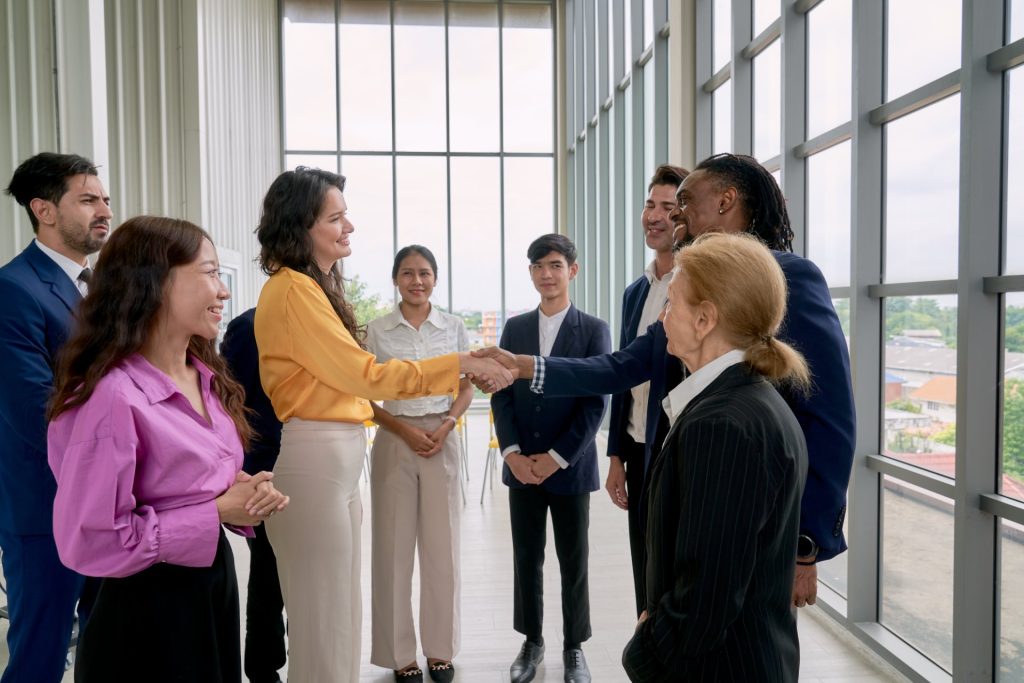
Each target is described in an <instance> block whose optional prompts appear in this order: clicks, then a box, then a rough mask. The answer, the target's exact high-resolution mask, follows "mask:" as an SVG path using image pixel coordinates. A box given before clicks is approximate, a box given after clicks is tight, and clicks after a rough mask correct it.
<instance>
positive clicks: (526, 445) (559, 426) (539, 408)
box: [491, 304, 612, 495]
mask: <svg viewBox="0 0 1024 683" xmlns="http://www.w3.org/2000/svg"><path fill="white" fill-rule="evenodd" d="M539 320H540V316H539V313H538V312H537V310H533V311H530V312H529V313H524V314H522V315H517V316H515V317H514V318H510V319H509V321H508V322H507V323H505V329H504V330H502V333H501V341H500V342H499V345H500V346H501V348H503V349H508V350H509V351H512V352H513V353H525V354H529V355H537V354H538V353H539V352H540V327H539V325H540V323H539ZM611 345H612V343H611V334H610V333H609V331H608V323H606V322H604V321H603V320H600V319H598V318H595V317H594V316H592V315H587V314H586V313H583V312H581V311H580V310H579V309H577V308H576V306H574V305H572V304H570V305H569V312H568V313H567V314H566V316H565V320H564V321H563V322H562V327H561V328H560V329H559V330H558V336H557V337H555V344H554V346H553V347H552V349H551V355H552V356H570V357H576V358H582V357H585V356H597V355H601V354H605V353H608V352H610V351H611ZM606 405H607V397H605V396H592V397H589V398H545V397H544V395H543V394H535V393H533V392H532V391H530V383H529V382H514V383H513V384H512V386H510V387H508V388H507V389H503V390H502V391H499V392H497V393H495V394H494V395H493V396H492V397H491V409H492V410H493V411H494V427H495V430H496V431H497V434H498V443H499V444H500V446H501V449H502V450H504V449H505V448H507V447H508V446H511V445H512V444H516V443H518V444H519V447H520V449H521V452H522V453H524V454H526V455H530V454H533V453H544V452H546V451H549V450H551V449H554V450H555V452H557V453H558V455H560V456H561V457H562V458H564V459H565V460H566V462H568V463H569V467H567V468H565V469H563V470H559V471H557V472H555V473H554V474H552V475H551V476H550V477H548V478H547V479H545V480H544V482H543V483H542V484H540V486H541V487H543V488H544V489H546V490H548V491H550V492H551V493H557V494H563V495H574V494H580V493H588V492H590V491H596V490H597V489H598V488H599V487H600V481H599V479H598V472H597V446H596V445H595V443H594V437H595V436H597V430H598V429H599V428H600V426H601V420H602V419H603V417H604V409H605V406H606ZM501 479H502V481H503V482H505V484H506V485H507V486H511V487H513V488H524V487H525V486H526V484H522V483H520V482H519V480H518V479H516V478H515V477H514V476H513V475H512V471H511V470H510V469H509V468H508V465H505V466H504V468H503V470H502V475H501Z"/></svg>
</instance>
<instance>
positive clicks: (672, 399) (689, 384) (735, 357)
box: [661, 349, 746, 422]
mask: <svg viewBox="0 0 1024 683" xmlns="http://www.w3.org/2000/svg"><path fill="white" fill-rule="evenodd" d="M745 353H746V352H745V351H740V350H739V349H733V350H732V351H727V352H726V353H723V354H722V355H721V356H719V357H718V358H716V359H714V360H713V361H711V362H710V363H708V364H707V365H705V366H704V367H702V368H701V369H700V370H697V372H694V373H693V374H691V375H690V376H689V377H687V378H686V379H684V380H683V381H682V382H680V383H679V386H677V387H676V388H675V389H673V390H672V391H670V392H668V396H666V397H665V399H664V400H663V401H662V402H661V406H662V408H664V409H665V413H666V414H667V415H668V417H669V421H670V422H675V421H676V418H677V417H679V415H681V414H682V412H683V411H684V410H686V406H688V405H689V404H690V401H692V400H693V399H694V398H695V397H696V396H697V395H698V394H700V392H702V391H704V390H705V389H707V388H708V387H709V386H710V385H711V383H712V382H714V381H715V380H716V379H718V377H719V375H721V374H722V373H723V372H725V371H726V370H727V369H729V368H731V367H732V366H733V365H736V364H737V363H742V362H743V356H744V355H745Z"/></svg>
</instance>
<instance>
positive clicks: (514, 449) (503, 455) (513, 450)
mask: <svg viewBox="0 0 1024 683" xmlns="http://www.w3.org/2000/svg"><path fill="white" fill-rule="evenodd" d="M518 452H519V444H517V443H514V444H512V445H511V446H509V447H508V448H506V449H505V450H503V451H502V452H501V459H502V460H504V459H505V458H507V457H508V454H509V453H518Z"/></svg>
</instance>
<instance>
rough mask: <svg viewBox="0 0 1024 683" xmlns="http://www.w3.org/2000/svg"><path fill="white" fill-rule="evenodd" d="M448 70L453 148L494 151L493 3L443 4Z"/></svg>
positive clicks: (496, 102) (496, 84)
mask: <svg viewBox="0 0 1024 683" xmlns="http://www.w3.org/2000/svg"><path fill="white" fill-rule="evenodd" d="M448 24H449V28H448V74H449V89H450V92H449V98H450V100H449V101H450V103H451V113H450V116H451V149H452V151H453V152H497V151H498V150H499V149H500V146H501V143H500V141H499V139H498V138H499V135H500V131H499V113H498V106H499V100H500V92H499V89H500V79H499V78H498V8H497V6H495V5H469V4H461V3H460V4H451V5H449V6H448Z"/></svg>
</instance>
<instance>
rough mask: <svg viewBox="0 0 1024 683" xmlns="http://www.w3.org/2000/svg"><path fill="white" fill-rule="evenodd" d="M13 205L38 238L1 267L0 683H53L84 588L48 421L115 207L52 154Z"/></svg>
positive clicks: (37, 165) (18, 190)
mask: <svg viewBox="0 0 1024 683" xmlns="http://www.w3.org/2000/svg"><path fill="white" fill-rule="evenodd" d="M7 194H9V195H11V196H13V197H14V199H15V200H16V201H17V202H18V203H19V204H21V205H22V206H24V207H25V210H26V211H27V212H28V215H29V220H30V221H31V223H32V230H33V231H34V232H35V235H36V237H35V239H34V240H33V241H32V242H31V243H30V244H29V245H28V247H26V248H25V250H24V251H22V252H21V253H20V254H18V256H16V257H15V258H14V259H13V260H12V261H11V262H10V263H8V264H7V265H5V266H4V267H3V268H0V376H2V377H3V378H4V381H3V383H2V384H0V550H2V551H3V570H4V577H5V578H6V580H7V602H8V611H9V613H10V620H11V623H10V628H9V629H8V631H7V645H8V649H9V651H10V659H9V661H8V663H7V668H6V669H5V670H4V673H3V676H2V677H0V683H36V682H38V683H56V682H57V681H60V679H61V677H62V676H63V674H64V658H65V653H66V652H67V648H68V642H69V640H70V638H71V628H72V623H73V621H74V609H75V602H76V601H77V600H78V597H79V594H80V592H81V590H82V582H83V579H82V577H81V576H79V575H78V574H76V573H74V572H72V571H71V570H69V569H66V568H65V567H64V566H63V565H62V564H61V562H60V558H58V556H57V548H56V546H55V545H54V541H53V497H54V494H55V492H56V489H57V484H56V482H55V481H54V478H53V474H52V473H51V472H50V468H49V467H48V466H47V464H46V420H45V417H44V416H45V412H46V402H47V400H48V399H49V396H50V391H51V389H52V387H53V368H54V361H55V359H56V356H57V352H58V350H59V349H60V347H61V345H63V344H64V341H65V340H66V339H67V337H68V331H69V327H70V325H71V321H72V313H73V311H74V309H75V307H76V306H77V305H78V302H79V301H80V300H81V298H82V296H83V295H84V294H85V293H86V291H87V288H88V281H89V276H90V274H91V271H90V269H89V267H88V266H89V263H88V261H87V259H86V257H87V256H89V254H92V253H95V252H96V251H98V250H99V248H100V247H101V246H103V243H104V242H105V241H106V239H107V235H108V234H109V232H110V219H111V212H110V198H109V197H108V196H107V193H106V191H105V190H104V189H103V183H102V182H101V181H100V179H99V177H98V175H97V172H96V166H95V165H94V164H93V163H92V162H91V161H89V160H88V159H85V158H83V157H80V156H77V155H74V154H53V153H48V152H44V153H42V154H37V155H36V156H34V157H32V158H31V159H28V160H27V161H25V162H23V163H22V164H21V165H20V166H19V167H18V168H17V170H15V172H14V176H13V177H12V178H11V182H10V185H9V186H8V187H7Z"/></svg>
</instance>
